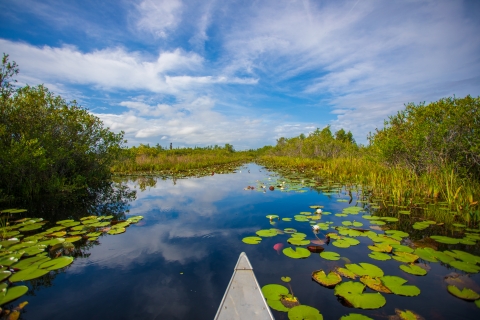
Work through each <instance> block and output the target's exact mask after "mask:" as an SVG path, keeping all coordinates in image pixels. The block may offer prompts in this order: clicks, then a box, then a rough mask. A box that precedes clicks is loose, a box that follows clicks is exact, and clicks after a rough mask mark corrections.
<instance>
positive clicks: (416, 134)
mask: <svg viewBox="0 0 480 320" xmlns="http://www.w3.org/2000/svg"><path fill="white" fill-rule="evenodd" d="M369 140H370V143H371V146H372V147H373V148H374V149H375V151H376V152H377V153H378V155H379V157H380V159H381V160H382V161H383V162H385V163H386V164H388V165H400V166H403V167H407V168H410V169H412V170H414V171H415V172H417V173H422V172H433V171H438V170H439V169H440V168H445V167H454V168H455V169H456V170H457V172H459V173H462V174H473V175H474V176H475V177H477V178H478V177H479V176H480V97H477V98H472V97H471V96H466V97H465V98H455V97H454V98H444V99H441V100H439V101H436V102H432V103H430V104H428V105H425V104H424V103H421V104H418V105H415V104H413V103H410V104H407V105H406V107H405V109H404V110H402V111H399V112H398V113H397V114H396V115H394V116H391V117H389V120H386V121H385V126H384V128H383V129H381V130H378V129H377V131H376V133H375V134H374V135H371V136H370V137H369Z"/></svg>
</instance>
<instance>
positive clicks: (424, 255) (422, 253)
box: [414, 248, 438, 262]
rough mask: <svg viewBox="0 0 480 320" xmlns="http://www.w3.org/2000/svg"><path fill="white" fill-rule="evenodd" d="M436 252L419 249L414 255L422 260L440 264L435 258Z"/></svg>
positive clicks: (430, 249)
mask: <svg viewBox="0 0 480 320" xmlns="http://www.w3.org/2000/svg"><path fill="white" fill-rule="evenodd" d="M435 252H436V250H433V249H432V248H417V249H415V251H414V253H415V254H416V255H417V256H419V257H420V259H423V260H425V261H430V262H438V260H437V259H436V258H435V256H434V254H435Z"/></svg>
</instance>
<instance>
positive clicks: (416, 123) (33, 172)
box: [0, 55, 480, 319]
mask: <svg viewBox="0 0 480 320" xmlns="http://www.w3.org/2000/svg"><path fill="white" fill-rule="evenodd" d="M17 73H18V66H17V65H16V64H15V62H13V63H12V62H9V61H8V55H4V56H3V59H2V69H1V72H0V93H1V98H0V223H1V226H0V278H1V279H0V281H2V283H0V287H1V288H0V290H1V291H0V306H1V307H2V308H4V310H3V313H1V314H0V316H3V317H4V318H8V319H17V318H18V317H19V316H20V315H21V314H22V312H23V311H22V310H23V308H24V307H25V305H26V304H25V303H23V302H22V303H20V304H19V305H12V304H11V302H12V301H14V300H16V299H17V298H19V297H21V296H23V295H24V294H27V293H28V294H29V295H33V294H34V292H35V290H36V288H39V287H42V285H40V284H41V283H43V282H42V281H47V280H45V279H49V280H48V281H47V282H49V281H53V278H55V275H57V274H58V272H61V271H62V270H66V269H68V266H69V265H70V264H72V262H73V261H74V259H76V258H78V257H88V253H86V249H89V248H94V247H95V246H97V245H98V244H100V239H102V237H105V236H109V235H117V234H121V233H124V232H125V231H126V228H127V227H128V226H130V225H135V224H137V223H139V222H140V220H142V219H143V216H142V215H138V214H136V215H132V214H129V204H130V203H133V200H135V198H136V190H132V189H131V187H132V183H133V185H134V189H136V188H137V187H138V191H139V192H141V193H143V192H146V193H148V192H149V190H155V188H156V187H157V184H162V183H165V182H168V181H173V186H177V182H179V181H181V180H183V179H185V178H188V177H190V178H200V177H203V178H202V179H214V178H216V177H208V176H212V175H216V174H227V173H228V174H233V173H237V174H241V173H242V171H243V172H244V173H246V174H250V167H243V168H242V167H241V166H242V165H244V164H245V163H251V162H255V163H257V164H259V165H262V167H261V168H260V167H255V169H257V168H260V169H259V170H258V171H259V172H262V171H267V170H268V172H269V173H268V175H266V176H262V178H261V179H257V180H255V181H249V182H248V183H249V184H248V185H245V186H243V187H242V188H243V189H244V190H245V191H244V192H250V193H251V192H255V193H256V192H258V193H260V194H263V195H265V196H266V195H268V194H270V192H272V191H275V192H274V193H272V194H277V193H279V192H283V193H285V194H286V195H287V196H288V195H289V194H292V193H293V194H299V195H298V196H300V195H301V194H306V193H308V194H312V195H318V196H319V197H321V199H322V201H323V202H322V203H319V202H318V201H315V203H312V200H309V201H310V203H308V204H305V205H308V207H306V208H302V211H299V210H298V208H295V209H293V210H295V211H294V213H295V214H292V210H289V211H288V212H287V211H286V210H284V207H282V206H281V205H279V204H275V202H272V204H270V207H271V208H272V209H271V211H270V209H269V210H268V212H267V213H265V214H263V213H262V214H261V216H262V217H261V219H262V222H261V223H260V222H259V221H260V220H259V219H257V218H258V217H256V215H258V214H257V213H251V212H250V213H249V214H251V215H252V216H255V217H256V218H255V219H256V220H254V221H253V220H252V221H250V220H249V219H250V218H249V217H247V219H246V220H245V219H243V220H242V221H240V220H232V221H233V222H232V226H231V227H230V228H232V229H234V228H235V227H237V226H238V225H245V229H244V230H243V231H241V232H240V231H238V235H239V236H238V237H237V238H238V239H237V238H236V239H235V240H234V241H235V242H236V243H237V244H235V245H233V244H232V247H235V248H237V246H239V247H238V249H239V250H247V251H248V250H249V249H244V248H243V247H244V246H247V247H257V248H258V247H261V246H254V245H258V244H260V245H264V244H265V243H268V244H269V245H272V244H273V243H271V242H272V241H273V238H282V237H283V238H285V239H283V240H282V241H280V242H278V241H277V242H278V243H276V244H274V245H273V246H270V248H271V247H273V248H274V249H275V251H277V253H278V257H275V259H283V258H285V257H286V258H289V259H293V260H295V261H299V260H303V259H307V258H309V257H310V256H312V255H317V256H320V258H319V259H321V260H320V261H322V263H321V265H322V269H312V270H309V273H311V278H312V280H313V283H314V284H316V285H318V284H320V285H321V286H322V287H323V289H325V290H326V291H325V290H324V291H322V294H324V295H327V294H329V293H330V294H331V293H332V292H331V289H333V296H335V297H338V300H339V301H340V302H341V303H342V305H343V306H348V307H350V308H352V307H353V308H357V309H363V310H375V309H379V308H380V309H381V308H383V307H384V306H385V304H386V303H387V300H388V299H386V298H385V297H384V295H385V294H390V295H400V296H403V297H405V296H406V297H417V296H419V295H420V293H421V290H423V289H421V288H422V286H426V283H427V282H428V281H426V280H417V278H422V277H423V279H427V278H428V279H433V278H429V277H433V276H435V277H438V275H442V277H444V279H445V281H444V282H445V283H446V284H448V287H446V289H445V290H447V291H448V293H449V294H451V295H453V296H455V297H457V298H460V299H463V300H466V301H475V304H476V305H477V306H478V307H479V308H480V296H479V293H480V290H478V287H479V284H478V281H477V280H478V273H479V272H480V257H479V256H478V254H479V253H480V249H479V241H480V236H479V234H480V229H479V228H480V206H479V200H480V133H479V129H480V97H477V98H474V97H470V96H466V97H464V98H456V97H452V98H445V99H441V100H439V101H436V102H432V103H429V104H425V103H420V104H413V103H411V104H407V105H406V106H405V109H403V110H401V111H399V112H398V113H397V114H396V115H394V116H391V117H389V119H388V120H386V121H385V123H384V127H383V128H382V129H377V130H376V131H375V132H373V133H370V135H369V136H368V141H369V143H368V145H366V146H364V145H360V144H357V143H356V141H355V139H354V137H353V135H352V133H351V132H350V131H349V132H346V131H345V130H344V129H340V130H338V131H336V132H335V133H332V131H331V128H330V126H327V127H326V128H323V129H321V130H320V129H317V130H315V131H314V132H312V133H310V134H308V135H304V134H301V135H299V136H297V137H292V138H285V137H281V138H279V139H277V144H276V146H265V147H263V148H260V149H257V150H248V151H236V150H235V149H234V147H233V146H232V145H230V144H226V145H225V146H217V145H216V146H211V147H195V148H172V146H170V148H168V147H162V146H160V145H159V144H157V145H156V146H150V145H139V146H134V147H127V146H126V141H125V140H124V137H123V132H121V133H118V134H116V133H113V132H112V131H110V130H109V128H106V127H104V125H103V123H102V122H101V121H100V119H98V118H97V117H95V116H93V115H92V114H91V113H89V112H88V110H86V109H84V108H82V107H81V106H79V105H78V104H77V103H76V102H75V101H72V102H66V101H65V100H64V99H62V98H61V97H60V96H57V95H55V94H53V93H52V92H50V91H49V90H48V89H47V88H45V87H44V86H42V85H40V86H36V87H30V86H28V85H26V86H24V87H20V88H16V87H15V86H14V83H15V80H14V76H15V75H16V74H17ZM252 168H253V167H252ZM257 174H258V173H257ZM262 174H263V173H262ZM226 176H229V175H226ZM252 176H253V173H252ZM202 181H210V180H202ZM242 181H243V180H242ZM129 186H130V187H129ZM224 188H225V186H224ZM239 190H241V189H238V190H235V192H236V193H235V194H238V192H240V191H239ZM175 196H177V195H175ZM230 196H232V195H230ZM172 197H173V195H172ZM232 197H233V196H232ZM279 199H281V198H275V200H276V201H279ZM295 199H297V200H299V201H304V200H302V199H303V198H295ZM309 199H310V198H309ZM243 200H244V199H242V201H243ZM179 201H180V200H179ZM187 203H188V202H187ZM247 203H248V201H247ZM202 205H203V203H202ZM305 205H304V204H302V206H305ZM338 205H341V207H339V206H338ZM289 206H290V204H289ZM289 208H290V207H289ZM194 210H195V209H194ZM243 210H247V211H248V210H250V209H249V207H248V206H245V207H243ZM262 210H265V208H262ZM282 210H283V211H282ZM264 217H266V218H264ZM191 218H193V217H191ZM224 218H225V217H224ZM350 218H351V219H350ZM172 219H173V218H172ZM225 219H226V220H228V219H234V218H233V217H229V218H228V219H227V218H225ZM228 221H230V220H228ZM200 222H201V223H207V220H205V221H204V220H202V221H200ZM249 223H250V224H251V223H254V224H255V226H257V224H264V223H269V224H270V226H269V227H267V228H265V229H260V230H256V231H254V232H247V231H246V230H250V229H251V227H252V226H251V225H248V224H249ZM140 224H141V223H140ZM216 227H217V226H216ZM192 230H195V229H194V228H193V227H192ZM192 232H193V231H192ZM193 233H194V232H193ZM240 235H241V236H240ZM123 236H127V235H123ZM120 237H121V236H120ZM240 240H243V242H240ZM224 241H226V240H224ZM232 243H233V242H232ZM249 245H252V246H249ZM284 245H289V246H290V247H288V248H284V249H283V247H284ZM327 246H329V247H327ZM355 246H358V247H357V248H361V249H359V251H358V252H360V253H358V252H357V253H354V251H348V248H350V247H355ZM332 247H335V248H334V250H330V249H331V248H332ZM329 248H330V249H329ZM282 249H283V250H282ZM337 249H340V250H345V252H346V253H347V254H344V253H342V252H337ZM259 250H260V251H261V250H265V249H259ZM259 250H256V251H255V249H252V250H251V251H250V252H249V255H250V254H254V253H258V252H259ZM234 251H235V250H234ZM270 251H271V250H270ZM261 252H262V254H264V253H263V252H264V251H261ZM280 253H281V254H282V255H280ZM265 254H266V253H265ZM359 254H363V255H364V256H365V257H368V258H369V259H373V260H377V261H378V262H377V263H378V264H380V265H377V264H372V263H370V262H371V261H370V260H368V261H369V262H366V261H365V259H363V258H359V256H358V255H359ZM347 256H348V257H347ZM354 257H355V259H357V260H358V263H357V262H355V263H353V262H352V261H353V260H354ZM272 259H273V258H272ZM311 259H312V258H309V259H307V260H305V268H306V269H308V268H311V266H312V262H311ZM325 261H327V262H326V263H323V262H325ZM332 261H333V262H332ZM335 261H338V262H335ZM279 263H284V262H279ZM295 263H296V262H295ZM394 263H401V264H400V265H398V266H397V265H393V264H394ZM431 263H438V264H439V265H440V266H441V268H438V267H432V266H430V264H431ZM286 265H287V264H286ZM289 266H293V265H289ZM397 267H398V268H397ZM295 268H303V266H300V267H299V266H298V264H295ZM385 268H386V269H385ZM431 268H433V269H435V271H434V272H433V271H432V273H433V275H432V276H430V275H429V274H430V269H431ZM397 269H398V270H397ZM448 269H454V270H456V271H459V272H461V273H462V274H448V275H446V274H444V271H445V270H448ZM282 270H289V269H287V268H286V267H285V268H283V269H282ZM384 270H385V271H384ZM269 272H270V271H269ZM269 272H265V273H269ZM405 273H406V274H407V275H408V276H407V277H406V278H404V277H402V275H404V274H405ZM275 276H276V275H275ZM264 277H265V279H269V280H268V281H267V280H266V281H267V282H263V283H268V282H272V281H271V278H269V277H268V276H264ZM475 277H477V278H475ZM277 278H278V280H281V281H282V283H283V284H285V285H287V286H288V288H287V287H286V286H285V285H283V284H282V285H280V284H278V283H272V284H268V285H265V286H263V288H262V291H263V293H264V295H265V297H266V299H267V302H268V304H269V305H270V307H271V308H272V309H273V310H276V312H278V313H277V314H276V316H278V317H279V318H280V319H285V317H287V316H288V318H289V319H307V318H308V319H322V318H323V316H322V314H325V313H324V312H323V310H322V312H320V311H319V310H318V309H316V308H314V306H313V304H314V303H313V302H312V303H310V305H312V307H309V306H308V305H307V304H303V301H305V300H307V298H306V295H302V289H300V290H298V289H295V290H296V292H297V294H295V295H294V293H293V290H292V287H293V288H295V284H294V283H293V282H294V281H295V277H294V275H292V274H289V275H288V276H287V275H286V274H282V276H281V277H280V276H278V277H277ZM357 278H358V279H359V281H360V282H354V281H350V280H356V279H357ZM292 279H294V280H292ZM347 279H350V280H348V281H347ZM472 279H473V282H472ZM407 281H408V282H409V283H408V284H407ZM411 281H414V282H416V281H418V283H415V284H410V282H411ZM277 282H279V281H277ZM444 282H443V281H442V282H441V283H442V285H438V286H437V287H435V290H443V289H441V286H443V285H444ZM261 283H262V281H261ZM472 283H473V284H472ZM303 286H307V285H306V284H303ZM445 286H446V285H445ZM366 288H369V289H368V290H370V291H365V290H366ZM223 289H224V288H222V290H223ZM329 290H330V292H328V291H329ZM303 294H305V292H303ZM430 294H431V293H430ZM299 297H300V299H301V300H302V304H300V301H299ZM326 299H327V298H326ZM391 299H393V298H391ZM416 299H417V300H415V301H419V300H418V298H416ZM393 300H394V301H395V304H399V305H400V304H401V305H403V306H404V307H402V308H399V309H395V310H394V312H393V311H392V312H390V311H391V310H390V311H388V312H389V313H388V316H391V317H394V318H395V317H396V318H395V319H421V318H422V317H421V315H420V314H421V312H420V311H421V310H415V311H412V310H410V309H407V308H406V307H405V304H403V303H400V300H395V299H393ZM413 304H414V305H417V306H418V305H420V304H419V303H418V302H414V303H413ZM472 304H473V303H471V305H472ZM406 305H408V304H406ZM471 305H468V306H467V307H468V308H470V307H471ZM387 306H388V304H387ZM381 310H385V309H381ZM468 310H470V309H468ZM382 312H383V313H381V314H380V313H368V315H366V314H364V313H362V314H359V313H350V315H343V316H342V319H370V318H369V317H370V316H373V317H387V314H385V312H386V311H382ZM469 312H470V311H468V312H467V313H469ZM327 313H328V312H327ZM391 313H395V314H396V315H391ZM332 314H335V317H337V318H338V315H337V314H336V313H332ZM332 314H331V315H332ZM9 317H10V318H9ZM394 318H392V319H394Z"/></svg>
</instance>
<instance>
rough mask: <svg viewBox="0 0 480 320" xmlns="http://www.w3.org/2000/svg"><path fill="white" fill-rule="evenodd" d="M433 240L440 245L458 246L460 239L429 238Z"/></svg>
mask: <svg viewBox="0 0 480 320" xmlns="http://www.w3.org/2000/svg"><path fill="white" fill-rule="evenodd" d="M430 238H432V239H433V240H435V241H437V242H440V243H445V244H458V243H460V240H461V239H455V238H451V237H446V236H430Z"/></svg>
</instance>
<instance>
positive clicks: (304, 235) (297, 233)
mask: <svg viewBox="0 0 480 320" xmlns="http://www.w3.org/2000/svg"><path fill="white" fill-rule="evenodd" d="M306 236H307V235H306V234H305V233H302V232H295V233H294V234H292V235H291V237H292V238H301V239H303V238H305V237H306Z"/></svg>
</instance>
